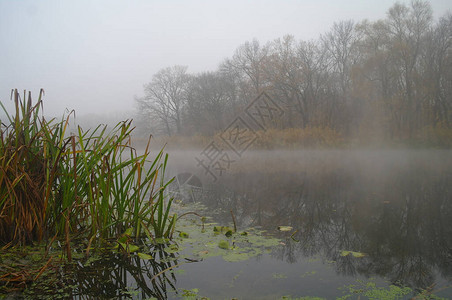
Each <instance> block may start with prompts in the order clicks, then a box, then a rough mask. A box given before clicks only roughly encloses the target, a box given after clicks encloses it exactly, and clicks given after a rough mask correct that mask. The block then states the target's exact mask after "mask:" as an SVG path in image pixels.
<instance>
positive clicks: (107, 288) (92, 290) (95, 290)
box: [63, 246, 177, 299]
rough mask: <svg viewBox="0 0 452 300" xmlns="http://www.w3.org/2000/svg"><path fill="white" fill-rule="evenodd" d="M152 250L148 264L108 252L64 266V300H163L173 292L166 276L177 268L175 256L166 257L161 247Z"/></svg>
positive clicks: (173, 279)
mask: <svg viewBox="0 0 452 300" xmlns="http://www.w3.org/2000/svg"><path fill="white" fill-rule="evenodd" d="M152 248H153V249H152V255H153V256H154V259H152V260H142V259H140V258H139V257H138V256H136V255H132V256H127V255H124V254H119V253H116V254H115V253H111V252H110V253H106V254H105V255H102V256H101V257H98V258H97V259H92V258H91V259H88V260H87V261H86V262H85V263H78V264H73V265H68V266H66V267H65V269H64V270H63V272H64V273H66V274H68V276H63V278H65V279H64V286H65V287H66V289H68V291H67V295H68V298H72V299H130V298H134V299H148V298H151V297H155V298H157V299H167V298H168V292H173V291H175V290H176V287H175V284H176V277H175V275H174V273H173V272H166V270H168V269H169V268H172V267H174V266H176V265H177V260H176V256H175V254H168V253H166V252H165V251H164V250H163V247H162V246H152ZM156 275H157V276H156ZM69 295H70V296H69Z"/></svg>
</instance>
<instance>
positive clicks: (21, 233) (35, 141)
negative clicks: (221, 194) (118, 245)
mask: <svg viewBox="0 0 452 300" xmlns="http://www.w3.org/2000/svg"><path fill="white" fill-rule="evenodd" d="M43 94H44V93H43V90H41V92H40V94H39V98H38V101H37V104H35V105H32V99H31V94H30V93H29V94H28V99H27V101H22V99H21V97H20V95H19V93H18V92H17V90H14V91H13V93H12V98H13V100H14V103H15V108H16V110H15V114H14V115H11V116H10V115H8V113H7V111H6V109H5V107H4V106H3V104H1V103H0V104H1V106H2V108H3V110H4V112H5V113H6V114H7V119H8V122H9V124H4V123H2V125H1V136H0V139H1V141H0V240H2V241H3V242H11V241H13V242H21V243H26V242H30V241H33V240H41V239H42V238H43V237H49V236H60V237H65V238H66V242H67V245H68V247H69V241H70V236H73V235H74V234H81V235H86V237H88V238H89V239H90V242H91V241H93V240H95V239H108V238H112V237H118V236H119V235H120V234H122V233H123V232H124V231H125V230H126V229H129V228H133V235H134V236H135V237H138V236H140V235H142V234H143V233H146V234H147V235H148V236H151V237H152V238H153V237H171V235H172V232H173V230H174V226H175V220H176V217H175V216H171V215H170V207H171V203H172V199H167V197H166V194H165V189H166V187H167V186H168V184H169V183H170V182H171V180H170V181H169V182H165V179H164V173H165V169H166V165H167V160H168V156H167V155H164V153H163V150H162V151H160V152H159V153H158V154H157V155H156V156H155V157H154V158H151V152H150V148H149V142H150V139H149V142H148V145H147V147H146V149H145V150H144V153H143V154H137V151H136V150H135V149H134V148H133V147H132V146H131V142H130V139H131V133H132V131H133V127H132V124H131V121H125V122H120V123H119V124H118V125H116V126H115V127H114V128H113V129H112V130H111V131H107V126H104V125H99V126H98V127H96V128H94V129H92V130H88V131H84V130H83V129H82V128H81V127H78V128H77V133H76V134H67V130H68V123H69V120H70V117H71V114H69V116H66V117H63V118H62V120H61V121H60V122H56V121H55V120H54V119H52V120H50V121H47V120H46V119H45V118H44V117H43V116H41V115H40V110H39V109H40V107H42V96H43ZM26 96H27V95H26V93H24V96H23V98H24V99H25V98H26ZM68 252H69V248H68Z"/></svg>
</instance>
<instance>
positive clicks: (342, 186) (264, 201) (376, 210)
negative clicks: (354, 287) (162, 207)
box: [173, 150, 452, 299]
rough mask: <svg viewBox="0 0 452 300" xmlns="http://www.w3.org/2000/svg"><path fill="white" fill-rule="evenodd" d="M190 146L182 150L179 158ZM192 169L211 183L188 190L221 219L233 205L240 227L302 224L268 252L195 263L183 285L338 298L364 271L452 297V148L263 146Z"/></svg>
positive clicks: (241, 294)
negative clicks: (218, 167)
mask: <svg viewBox="0 0 452 300" xmlns="http://www.w3.org/2000/svg"><path fill="white" fill-rule="evenodd" d="M246 154H248V153H246ZM195 155H196V153H195ZM189 156H190V155H189V154H182V153H176V154H174V158H173V159H174V162H175V165H174V166H177V161H178V159H181V161H184V162H185V161H187V157H189ZM184 167H185V168H187V166H184ZM173 170H176V172H178V170H177V167H176V168H174V169H173ZM190 171H194V172H193V173H192V174H195V175H196V177H198V178H199V179H200V181H201V182H202V185H203V192H202V193H200V192H199V191H198V192H196V193H192V194H191V196H190V197H189V198H190V199H189V200H195V201H200V202H202V203H204V204H205V205H207V207H209V209H208V211H209V212H210V214H211V215H212V216H213V219H214V220H215V221H216V222H218V223H220V224H231V214H230V211H232V212H233V214H234V216H235V218H236V222H237V226H238V227H239V228H249V227H256V226H257V227H259V228H262V229H265V230H267V231H268V232H270V233H272V232H273V233H275V234H278V233H277V228H278V226H291V227H292V228H293V230H291V231H290V232H289V233H279V236H280V237H281V238H282V240H283V242H282V244H283V246H281V247H277V248H276V249H274V250H273V251H272V252H271V253H270V254H267V255H263V256H261V257H259V258H255V259H250V260H249V261H246V262H240V263H230V262H224V261H222V260H221V257H219V258H215V259H210V260H209V259H207V260H205V261H203V262H201V263H199V264H194V265H190V266H189V268H187V273H186V275H184V276H181V277H180V279H179V278H178V285H179V284H180V285H182V286H185V288H189V287H191V288H199V289H200V291H202V292H203V295H206V296H208V297H212V298H213V299H216V296H217V297H219V298H224V297H227V296H232V297H238V298H239V299H242V298H243V299H251V298H256V299H262V298H268V299H275V297H276V298H278V297H281V296H283V295H292V296H294V297H295V296H319V297H325V298H328V299H330V298H334V297H337V296H341V290H340V289H339V288H340V287H343V286H344V285H347V284H352V283H353V282H355V283H356V280H357V279H361V280H373V281H374V282H377V283H380V284H381V285H382V286H388V285H391V284H392V285H396V286H400V287H410V288H411V289H413V291H422V290H430V291H432V290H433V292H436V293H435V294H437V295H440V296H443V297H447V298H452V288H450V286H451V285H452V156H451V152H450V151H420V150H410V151H402V150H392V151H389V150H388V151H319V152H315V151H306V152H302V151H301V152H255V153H249V154H248V156H247V157H244V158H243V160H242V161H240V162H238V164H237V167H236V168H235V169H231V170H228V172H224V173H223V174H222V177H221V178H219V180H217V181H216V182H213V180H212V179H211V178H209V176H208V174H206V173H205V172H204V171H203V170H196V169H191V170H190ZM343 251H353V252H357V253H362V254H363V257H354V256H353V255H347V256H344V252H343ZM188 274H189V275H188ZM448 287H449V288H448Z"/></svg>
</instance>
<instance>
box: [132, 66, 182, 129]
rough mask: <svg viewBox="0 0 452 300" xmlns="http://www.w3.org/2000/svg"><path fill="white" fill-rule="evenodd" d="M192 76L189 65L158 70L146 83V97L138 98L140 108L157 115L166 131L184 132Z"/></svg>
mask: <svg viewBox="0 0 452 300" xmlns="http://www.w3.org/2000/svg"><path fill="white" fill-rule="evenodd" d="M189 82H190V76H189V75H188V74H187V67H185V66H173V67H169V68H165V69H162V70H160V71H159V72H157V73H156V74H155V75H154V76H153V78H152V81H151V82H150V83H149V84H147V85H145V88H144V92H145V96H144V98H141V99H137V102H138V103H139V105H140V108H141V109H143V110H146V111H148V112H149V113H150V115H151V116H155V117H157V118H158V119H159V120H160V121H161V123H162V124H163V125H164V127H165V130H166V133H167V134H168V135H171V134H172V133H173V128H174V127H175V129H176V133H177V134H181V133H182V123H181V121H182V108H183V106H184V105H185V103H186V99H187V90H188V86H189Z"/></svg>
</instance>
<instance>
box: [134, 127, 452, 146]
mask: <svg viewBox="0 0 452 300" xmlns="http://www.w3.org/2000/svg"><path fill="white" fill-rule="evenodd" d="M220 134H221V132H218V133H216V134H214V135H211V136H209V135H192V136H185V135H172V136H163V135H161V136H156V137H152V145H151V147H152V148H153V149H158V148H162V147H165V148H166V149H167V150H183V149H203V148H205V147H207V146H208V145H209V143H211V142H212V141H216V142H219V143H220V144H221V143H222V142H221V139H220ZM256 134H257V139H256V140H255V142H254V143H253V144H252V145H251V147H250V149H251V150H303V149H355V148H356V149H360V148H364V149H366V148H371V149H385V148H388V149H404V148H417V149H424V148H425V149H451V148H452V128H449V127H447V126H445V125H441V124H438V125H437V126H436V127H433V126H427V127H425V128H423V129H422V130H420V131H419V133H418V134H417V135H416V136H415V137H411V138H408V137H407V138H393V139H385V138H382V137H379V136H376V135H372V134H365V133H361V134H357V135H356V136H349V137H346V136H344V135H343V134H341V133H339V132H337V131H336V130H334V129H332V128H329V127H307V128H285V129H276V128H271V129H267V130H265V131H264V130H259V131H256ZM132 142H133V144H134V145H135V146H136V147H137V148H144V147H145V146H146V139H144V138H142V137H138V136H135V137H133V140H132ZM223 144H224V143H223Z"/></svg>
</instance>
